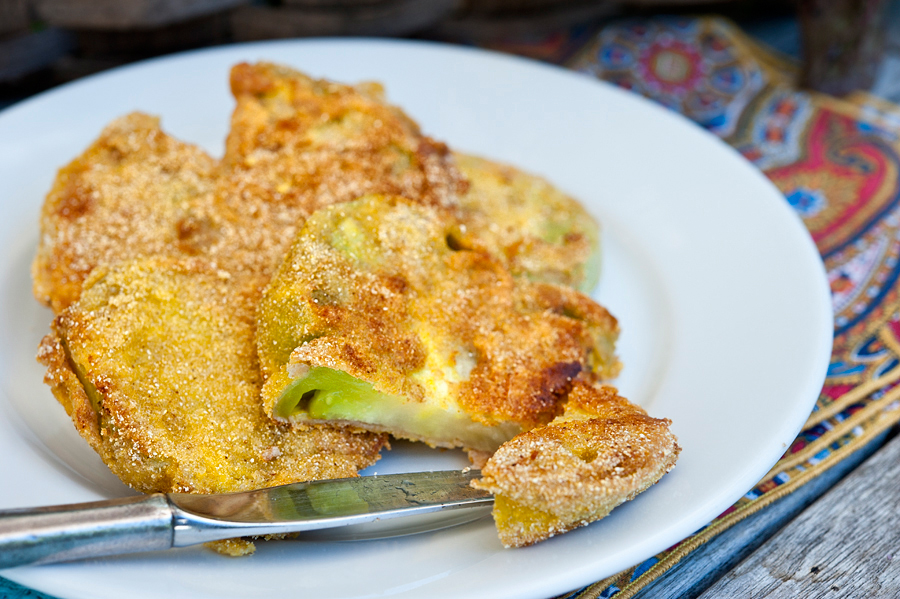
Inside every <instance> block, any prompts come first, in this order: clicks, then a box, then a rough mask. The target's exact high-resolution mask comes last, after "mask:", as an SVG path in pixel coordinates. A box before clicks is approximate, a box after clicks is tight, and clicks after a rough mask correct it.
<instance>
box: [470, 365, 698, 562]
mask: <svg viewBox="0 0 900 599" xmlns="http://www.w3.org/2000/svg"><path fill="white" fill-rule="evenodd" d="M670 424H671V422H670V421H669V420H667V419H659V418H651V417H650V416H648V415H647V413H646V412H645V411H644V410H643V409H641V408H640V407H638V406H636V405H634V404H633V403H631V402H629V401H628V400H627V399H625V398H623V397H620V396H618V395H617V392H616V390H615V389H614V388H612V387H600V386H594V385H590V384H588V383H585V382H582V381H579V382H577V383H576V385H575V388H574V389H573V390H572V392H571V393H570V394H569V400H568V403H567V404H566V411H565V414H564V415H563V416H560V417H559V418H556V419H555V420H554V421H553V422H551V423H550V424H549V425H547V426H544V427H540V428H537V429H534V430H531V431H528V432H525V433H522V434H520V435H517V436H516V437H514V438H513V439H512V440H510V441H508V442H507V443H504V444H503V445H502V446H501V447H500V449H498V450H497V452H496V453H494V455H493V456H492V457H491V458H490V459H489V460H488V462H487V464H485V466H484V467H483V468H482V470H481V473H482V478H481V479H480V480H477V481H473V483H472V485H473V486H474V487H477V488H480V489H485V490H487V491H490V492H491V493H493V494H494V495H495V496H496V497H495V504H494V511H493V514H494V521H495V522H496V524H497V530H498V532H499V534H500V540H501V542H502V543H503V545H504V546H505V547H522V546H525V545H531V544H533V543H537V542H539V541H543V540H545V539H547V538H550V537H552V536H554V535H557V534H561V533H564V532H566V531H569V530H572V529H573V528H577V527H579V526H584V525H586V524H589V523H590V522H593V521H595V520H599V519H600V518H603V517H604V516H606V515H607V514H609V512H610V511H611V510H612V509H613V508H614V507H616V506H617V505H619V504H621V503H622V502H624V501H627V500H629V499H632V498H633V497H635V496H636V495H637V494H638V493H641V492H642V491H644V490H645V489H647V488H648V487H650V486H651V485H653V484H654V483H656V482H657V481H658V480H659V479H660V478H661V477H662V476H663V475H664V474H665V473H666V472H668V471H669V470H671V469H672V467H673V466H674V465H675V461H676V459H677V458H678V453H679V452H680V451H681V448H680V447H679V446H678V443H677V440H676V438H675V436H674V435H673V434H672V433H671V431H670V430H669V425H670Z"/></svg>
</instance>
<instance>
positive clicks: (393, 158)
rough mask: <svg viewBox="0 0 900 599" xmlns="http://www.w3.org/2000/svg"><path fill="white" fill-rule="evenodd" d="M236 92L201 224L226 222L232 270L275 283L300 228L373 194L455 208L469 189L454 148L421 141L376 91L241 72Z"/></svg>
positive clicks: (259, 68)
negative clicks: (320, 213) (323, 211)
mask: <svg viewBox="0 0 900 599" xmlns="http://www.w3.org/2000/svg"><path fill="white" fill-rule="evenodd" d="M231 90H232V93H233V94H234V96H235V100H236V101H237V106H236V108H235V110H234V114H233V115H232V119H231V129H230V132H229V134H228V139H227V142H226V149H225V156H224V158H223V160H222V165H221V167H220V169H219V174H218V179H217V184H216V191H215V202H214V203H213V204H212V205H211V206H210V207H209V208H208V209H204V212H203V218H204V219H205V220H209V221H216V220H221V221H223V222H224V224H223V225H221V226H222V228H223V230H224V232H225V233H226V234H225V235H222V236H220V237H219V238H218V241H217V243H216V244H215V245H214V247H213V248H211V251H213V252H214V253H215V254H216V255H217V256H222V257H223V258H224V259H227V260H228V261H230V262H231V263H233V264H234V265H235V266H234V268H241V269H244V270H251V271H253V272H256V273H266V274H271V272H272V271H273V270H274V269H275V268H276V267H277V265H278V262H279V261H280V260H281V258H282V256H283V255H284V253H285V251H286V250H287V248H288V247H289V246H290V242H291V240H292V239H293V238H294V235H295V234H296V232H297V228H298V227H299V226H300V225H302V223H303V220H304V219H305V218H306V217H308V216H309V215H310V214H312V213H313V212H314V211H315V210H317V209H319V208H321V207H323V206H328V205H331V204H335V203H340V202H346V201H350V200H355V199H356V198H358V197H360V196H361V195H364V194H366V193H400V194H404V195H406V196H407V197H409V198H411V199H413V200H414V201H417V202H421V203H424V204H439V205H448V206H449V205H454V204H455V202H456V197H457V194H458V193H459V192H460V191H462V190H464V189H465V186H466V184H465V180H464V179H463V177H462V175H461V174H460V173H459V171H458V170H457V169H456V168H455V166H454V164H453V159H452V156H451V155H450V152H449V150H448V149H447V147H446V146H445V145H444V144H442V143H439V142H436V141H434V140H432V139H430V138H428V137H426V136H424V135H422V133H421V131H420V130H419V128H418V126H417V125H416V124H415V123H414V122H413V121H412V120H411V119H410V118H409V117H407V116H406V115H405V114H403V112H402V111H401V110H400V109H398V108H396V107H394V106H391V105H389V104H387V103H386V102H385V101H384V98H383V96H382V94H381V90H380V87H379V86H377V85H375V84H369V85H360V86H356V87H353V86H349V85H341V84H338V83H333V82H330V81H322V80H314V79H311V78H310V77H307V76H306V75H304V74H302V73H299V72H297V71H294V70H292V69H289V68H287V67H282V66H278V65H274V64H269V63H259V64H255V65H250V64H245V63H242V64H238V65H236V66H235V67H233V68H232V70H231ZM232 270H233V269H232Z"/></svg>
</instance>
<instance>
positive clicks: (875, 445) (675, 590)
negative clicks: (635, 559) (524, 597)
mask: <svg viewBox="0 0 900 599" xmlns="http://www.w3.org/2000/svg"><path fill="white" fill-rule="evenodd" d="M887 435H888V433H887V432H884V433H882V434H880V435H878V436H877V437H876V438H874V439H873V440H871V441H869V443H867V444H866V445H865V447H862V448H860V449H858V450H857V451H855V452H854V453H853V454H852V455H850V456H848V457H847V458H845V459H844V460H843V461H841V462H839V463H838V464H836V465H835V466H833V467H831V468H829V469H828V470H827V471H825V472H824V473H823V474H821V475H820V476H818V477H816V478H814V479H813V480H811V481H810V482H809V483H807V484H805V485H803V486H802V487H800V488H799V489H797V490H796V491H794V492H793V493H791V494H790V495H788V496H786V497H783V498H781V499H779V500H778V501H776V502H775V503H773V504H772V505H770V506H768V507H766V508H764V509H762V510H761V511H759V512H757V513H755V514H753V515H752V516H748V517H747V518H746V519H745V520H742V521H741V522H739V523H737V524H736V525H734V526H732V527H731V528H729V529H728V530H726V531H725V532H723V533H721V534H720V535H718V536H717V537H715V538H714V539H713V540H711V541H710V542H709V543H706V544H705V545H702V546H701V547H700V548H699V549H697V550H696V551H694V552H693V553H691V554H690V555H689V556H688V557H687V558H685V559H684V560H682V561H680V562H678V563H677V564H676V565H675V566H674V567H673V568H672V569H671V570H669V571H668V572H666V573H665V574H664V575H663V576H660V577H659V578H658V579H656V580H654V581H653V582H652V583H650V584H649V585H647V586H646V587H645V588H644V589H642V590H641V591H640V592H639V593H637V594H636V595H635V596H634V599H654V598H656V597H679V598H681V599H689V598H693V597H697V596H698V595H700V594H701V593H702V592H703V591H705V590H706V589H707V588H709V586H710V585H712V584H713V583H715V582H716V581H717V580H719V579H720V578H721V577H722V576H724V575H725V574H726V573H727V572H728V571H730V570H731V569H732V568H734V567H735V566H736V565H737V564H738V563H740V561H741V560H743V559H744V558H745V557H747V556H748V555H750V554H751V553H753V551H754V550H756V549H757V548H758V547H759V546H760V545H762V544H763V543H764V542H765V541H766V540H767V539H769V538H771V537H772V536H773V535H775V534H776V533H777V532H778V531H779V530H781V529H782V528H783V527H784V526H785V524H787V523H788V522H790V521H791V520H793V519H794V518H795V517H796V516H797V515H798V514H800V513H801V512H802V511H803V510H805V509H806V508H807V507H809V505H810V504H812V503H813V502H814V501H816V500H817V499H818V498H819V497H821V496H822V495H823V494H824V493H826V492H827V491H828V490H829V489H830V488H832V487H833V486H834V485H835V484H837V483H838V481H840V480H841V479H842V478H844V477H845V476H846V475H847V474H848V473H849V472H852V471H853V470H854V469H855V468H856V467H857V466H859V465H860V463H862V462H863V461H865V459H866V458H868V457H869V456H871V455H872V454H873V453H875V452H876V451H877V450H878V449H879V448H880V447H881V446H882V445H883V444H884V441H885V438H886V437H887Z"/></svg>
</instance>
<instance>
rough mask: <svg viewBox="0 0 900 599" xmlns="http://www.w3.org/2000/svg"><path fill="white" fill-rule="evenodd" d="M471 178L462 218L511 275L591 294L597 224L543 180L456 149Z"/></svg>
mask: <svg viewBox="0 0 900 599" xmlns="http://www.w3.org/2000/svg"><path fill="white" fill-rule="evenodd" d="M454 157H455V158H456V164H457V166H458V167H459V169H460V171H462V173H463V175H464V176H465V177H466V179H467V180H468V182H469V187H468V189H467V191H466V192H465V193H464V194H461V195H460V198H459V204H460V218H461V220H462V221H463V222H464V223H465V225H466V227H467V228H468V232H469V233H470V234H471V235H472V237H475V238H477V239H478V240H479V241H480V242H481V244H482V245H483V246H484V248H485V249H486V250H487V251H489V252H490V253H491V254H493V255H495V256H497V257H499V258H500V259H501V260H504V261H505V263H506V266H507V267H508V268H509V270H510V272H512V274H513V275H515V276H524V277H527V278H529V279H531V280H533V281H541V282H544V283H557V284H560V285H568V286H570V287H575V288H576V289H579V290H581V291H583V292H584V293H590V292H591V291H593V289H594V287H596V286H597V281H599V279H600V227H599V226H598V225H597V221H595V220H594V219H593V217H591V215H590V214H589V213H588V212H587V210H585V209H584V207H583V206H582V205H581V204H579V203H578V201H577V200H575V199H573V198H572V197H570V196H567V195H566V194H564V193H563V192H562V191H560V190H559V189H557V188H555V187H553V186H552V185H551V184H550V183H548V182H547V181H545V180H544V179H542V178H540V177H537V176H535V175H532V174H529V173H526V172H524V171H521V170H519V169H517V168H515V167H513V166H509V165H506V164H501V163H498V162H493V161H491V160H486V159H484V158H478V157H475V156H467V155H465V154H460V153H458V152H456V153H454Z"/></svg>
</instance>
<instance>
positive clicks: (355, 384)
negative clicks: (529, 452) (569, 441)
mask: <svg viewBox="0 0 900 599" xmlns="http://www.w3.org/2000/svg"><path fill="white" fill-rule="evenodd" d="M275 415H276V416H278V417H281V418H289V419H295V420H305V419H314V420H338V421H344V422H350V423H355V424H361V425H368V427H369V428H372V429H374V430H381V431H386V432H390V433H391V434H393V435H394V436H397V437H403V438H408V439H413V440H422V441H426V442H429V443H431V444H434V445H442V446H463V447H467V448H470V449H479V450H482V451H493V450H495V449H497V447H499V446H500V445H501V444H502V443H504V442H505V441H507V440H509V439H510V438H512V437H513V436H514V435H516V434H518V433H519V432H520V431H521V429H520V427H519V426H518V425H516V424H515V423H512V422H505V423H500V424H498V425H496V426H487V425H485V424H482V423H479V422H475V421H474V420H472V418H471V417H470V416H469V415H468V414H466V413H465V412H463V411H462V410H461V409H460V408H459V407H458V406H456V405H445V404H442V403H439V402H437V401H411V400H408V399H406V398H403V397H399V396H396V395H389V394H386V393H381V392H379V391H376V390H375V389H374V388H373V387H372V385H371V383H367V382H366V381H363V380H360V379H357V378H354V377H352V376H350V375H349V374H347V373H346V372H341V371H339V370H333V369H331V368H326V367H322V366H317V367H313V368H310V370H309V372H308V373H307V374H306V376H304V377H302V378H299V379H296V380H295V381H294V382H292V383H291V384H290V385H288V386H287V387H286V388H285V390H284V391H283V392H282V393H281V396H280V397H279V399H278V402H277V403H276V404H275Z"/></svg>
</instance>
